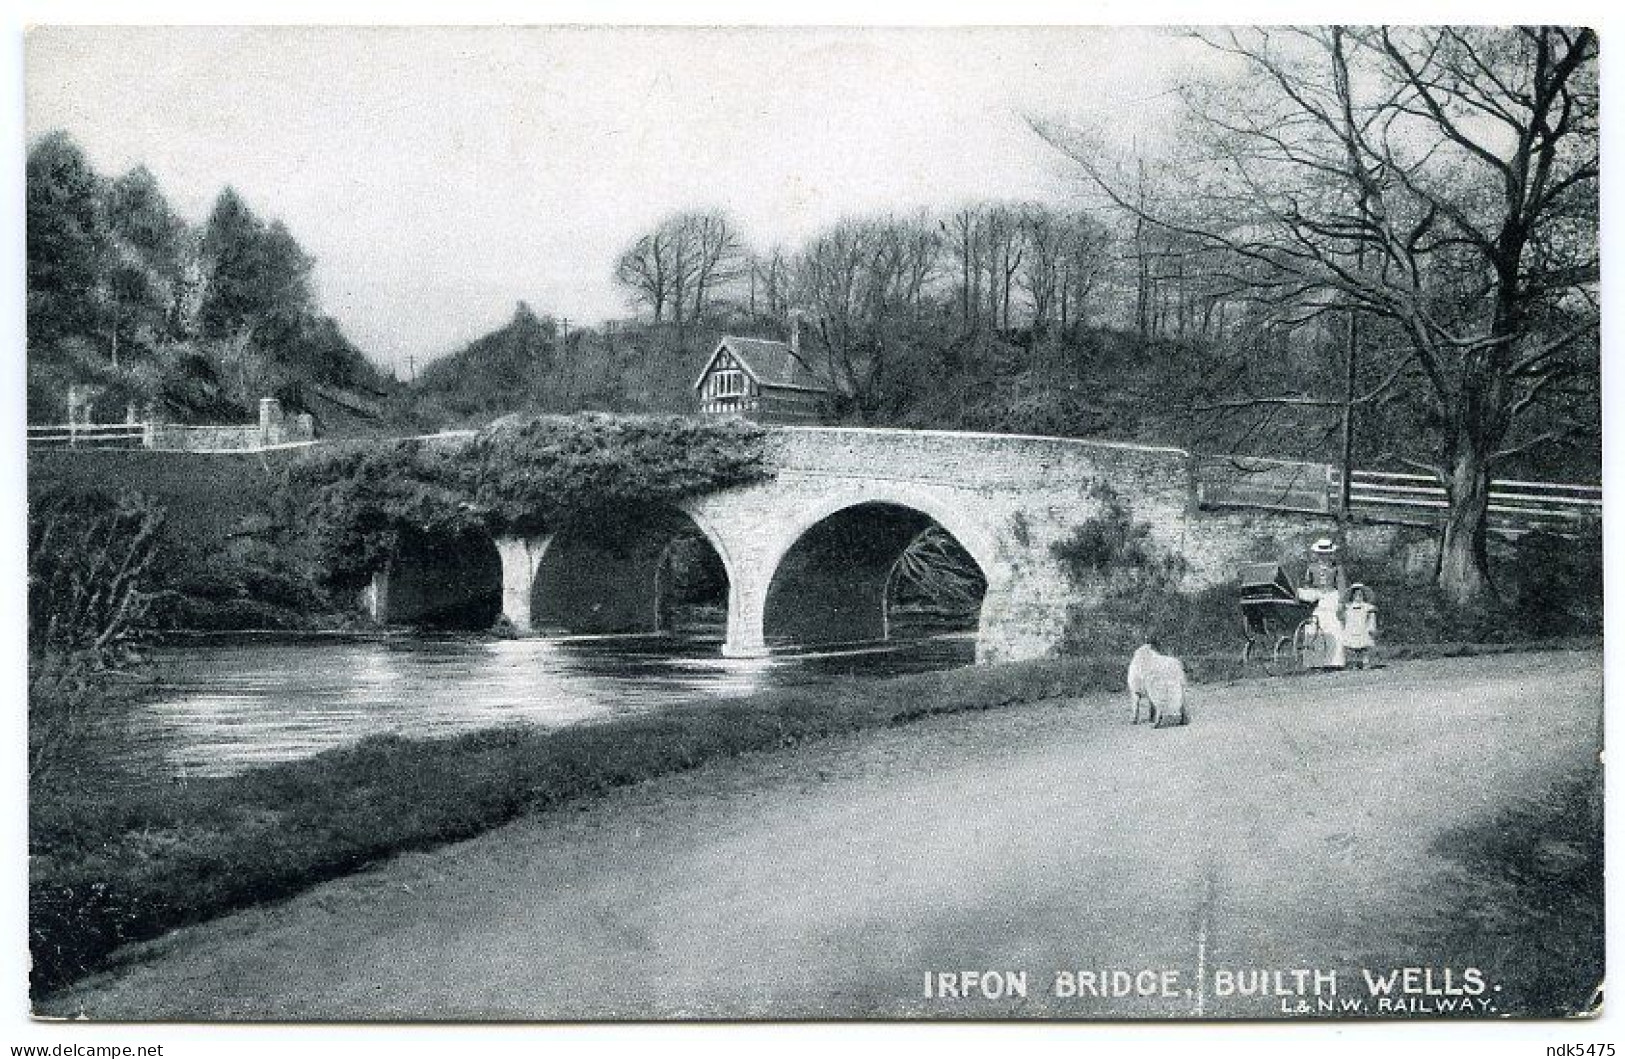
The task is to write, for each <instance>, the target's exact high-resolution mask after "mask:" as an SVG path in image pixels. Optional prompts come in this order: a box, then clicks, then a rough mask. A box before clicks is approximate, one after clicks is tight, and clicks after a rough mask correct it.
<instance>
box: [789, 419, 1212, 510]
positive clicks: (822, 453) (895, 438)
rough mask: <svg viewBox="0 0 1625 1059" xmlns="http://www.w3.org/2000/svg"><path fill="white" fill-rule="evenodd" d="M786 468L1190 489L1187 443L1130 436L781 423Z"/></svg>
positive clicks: (1028, 485) (989, 482) (961, 483)
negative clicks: (1089, 480)
mask: <svg viewBox="0 0 1625 1059" xmlns="http://www.w3.org/2000/svg"><path fill="white" fill-rule="evenodd" d="M768 452H769V455H770V458H771V460H772V463H773V465H774V467H775V468H776V469H777V470H778V471H779V472H780V473H786V474H817V475H839V476H843V477H854V478H877V479H892V480H897V481H916V482H933V483H944V484H948V485H953V486H958V487H961V488H973V489H974V488H982V489H1001V490H1020V491H1030V490H1034V489H1038V488H1050V487H1054V486H1056V485H1061V486H1063V487H1064V486H1065V485H1066V484H1068V483H1073V482H1076V481H1078V480H1079V477H1080V476H1085V477H1087V476H1095V475H1105V474H1109V475H1113V476H1116V477H1119V478H1126V479H1132V480H1133V481H1135V482H1141V483H1144V484H1145V485H1146V486H1147V487H1150V488H1154V489H1156V490H1158V491H1161V490H1164V489H1167V488H1169V487H1174V488H1176V489H1178V490H1179V491H1180V492H1181V494H1182V495H1188V491H1189V488H1190V485H1189V482H1190V454H1189V453H1188V452H1186V451H1185V450H1184V449H1178V448H1171V447H1161V446H1152V445H1135V444H1130V443H1125V442H1110V441H1090V440H1084V439H1081V438H1051V437H1037V436H1033V435H1023V434H984V433H969V432H960V431H947V430H900V429H892V428H884V427H782V428H779V429H778V430H776V431H774V433H773V434H772V435H771V436H770V438H769V442H768Z"/></svg>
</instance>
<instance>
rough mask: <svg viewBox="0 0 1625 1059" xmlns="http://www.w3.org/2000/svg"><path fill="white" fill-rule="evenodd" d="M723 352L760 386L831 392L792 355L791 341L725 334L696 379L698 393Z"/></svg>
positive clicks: (820, 379) (804, 364)
mask: <svg viewBox="0 0 1625 1059" xmlns="http://www.w3.org/2000/svg"><path fill="white" fill-rule="evenodd" d="M723 350H727V351H728V352H729V353H731V354H733V357H734V359H735V360H737V361H739V364H740V366H741V367H743V368H744V369H745V373H746V374H748V375H749V376H750V377H751V378H753V379H755V380H756V382H757V384H758V385H761V386H778V387H783V388H785V389H791V390H814V391H817V392H819V393H826V392H828V391H829V389H830V386H829V384H828V383H827V382H825V381H824V379H823V378H822V377H821V376H820V375H819V373H818V372H816V371H815V370H814V369H813V368H812V367H811V365H810V364H808V363H807V362H806V361H805V359H804V358H797V357H796V356H794V355H793V354H792V353H791V352H790V344H789V343H788V342H778V341H774V340H773V339H770V338H739V337H737V336H734V335H724V336H723V338H722V341H720V342H718V343H717V348H716V349H715V350H714V351H713V352H712V353H711V357H710V359H708V360H707V361H706V362H705V370H703V371H701V372H700V377H699V378H697V379H695V380H694V388H695V389H696V390H697V389H699V388H700V384H701V383H703V382H704V381H705V377H706V376H707V375H708V374H710V372H711V366H712V365H713V364H715V363H716V361H717V357H718V356H719V355H720V354H721V353H722V351H723Z"/></svg>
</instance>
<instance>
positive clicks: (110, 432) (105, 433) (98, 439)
mask: <svg viewBox="0 0 1625 1059" xmlns="http://www.w3.org/2000/svg"><path fill="white" fill-rule="evenodd" d="M146 441H147V430H146V424H144V423H53V424H50V425H46V426H34V425H31V426H29V428H28V444H29V445H37V446H44V447H53V446H67V447H71V448H98V449H116V448H140V447H142V446H143V445H145V444H146Z"/></svg>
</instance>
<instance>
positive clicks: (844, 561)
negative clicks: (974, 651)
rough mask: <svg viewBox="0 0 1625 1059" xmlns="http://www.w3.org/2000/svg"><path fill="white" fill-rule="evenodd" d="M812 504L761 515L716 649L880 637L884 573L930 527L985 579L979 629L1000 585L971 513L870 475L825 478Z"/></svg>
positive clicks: (988, 536)
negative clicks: (862, 478) (756, 539)
mask: <svg viewBox="0 0 1625 1059" xmlns="http://www.w3.org/2000/svg"><path fill="white" fill-rule="evenodd" d="M823 485H824V488H822V489H820V491H819V494H818V496H817V499H816V500H813V501H811V502H805V503H801V504H796V505H794V506H793V507H792V508H791V509H790V510H786V511H779V512H777V513H775V514H774V515H773V516H772V517H770V518H765V519H762V520H761V521H759V522H757V523H756V524H755V525H754V526H752V527H750V531H751V532H754V533H755V534H757V535H759V536H761V537H763V538H765V539H764V540H762V542H761V544H759V545H758V546H757V547H755V548H754V549H752V554H751V555H750V556H749V560H748V561H747V562H744V563H742V564H740V567H739V571H738V576H737V577H736V578H735V580H734V582H733V592H732V598H731V601H730V603H731V607H730V616H729V617H730V620H729V629H728V639H727V643H726V644H725V645H724V652H725V653H727V654H731V655H752V654H761V653H764V652H766V651H767V650H768V649H769V647H770V646H771V645H774V644H777V643H785V642H795V643H800V644H816V643H838V642H852V641H863V640H877V639H884V638H886V636H887V634H888V633H889V632H890V629H889V627H888V626H889V622H888V613H887V607H888V600H889V595H888V593H889V591H890V589H891V584H892V574H893V570H894V569H895V567H896V564H897V560H898V558H899V557H900V555H901V554H902V551H903V549H904V548H905V547H906V546H907V545H908V543H909V542H910V541H911V540H913V539H914V537H915V536H916V535H917V534H918V533H919V532H920V531H921V530H923V529H925V528H927V527H929V526H932V525H935V526H937V527H940V528H941V529H942V530H943V531H945V532H946V533H947V534H948V535H949V536H951V537H952V538H953V540H954V542H956V543H957V544H958V545H959V546H960V547H961V548H963V550H964V551H965V552H966V553H968V555H969V556H970V558H971V560H972V561H973V562H974V563H975V566H976V567H977V570H978V572H979V573H980V574H981V578H982V580H983V582H984V583H985V590H984V591H983V593H982V599H981V604H980V607H979V609H978V614H977V630H978V633H979V635H980V633H981V632H982V631H983V630H985V629H986V628H987V626H988V622H989V620H990V617H991V616H992V615H994V614H996V613H997V612H998V611H999V610H1000V608H1001V606H1002V601H1003V600H1004V597H1005V595H1006V593H1007V591H1008V584H1009V569H1008V564H1007V563H1006V562H1005V561H1004V560H1003V559H1002V558H1001V551H1000V549H999V548H998V545H997V538H996V536H995V534H994V532H993V531H992V529H991V528H990V527H988V526H985V525H983V524H982V522H981V521H980V520H979V519H978V518H977V517H976V515H975V513H974V512H972V511H968V510H965V509H964V508H963V507H962V506H959V505H955V504H954V503H952V502H951V500H949V499H947V498H945V497H944V496H942V495H941V494H940V493H938V492H936V491H934V490H932V489H930V488H926V487H921V486H917V485H913V484H911V483H905V482H896V481H886V480H882V479H874V480H870V481H866V482H863V481H856V480H849V481H847V482H842V483H836V482H826V483H823Z"/></svg>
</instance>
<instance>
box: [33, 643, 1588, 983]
mask: <svg viewBox="0 0 1625 1059" xmlns="http://www.w3.org/2000/svg"><path fill="white" fill-rule="evenodd" d="M1546 646H1553V644H1547V645H1546ZM1562 646H1576V645H1575V644H1574V643H1573V642H1567V641H1565V642H1563V643H1562ZM1497 649H1504V648H1500V646H1499V645H1497ZM1462 653H1475V652H1474V651H1473V649H1472V648H1471V647H1470V645H1435V646H1434V647H1433V648H1411V649H1409V650H1408V651H1407V652H1406V654H1408V655H1409V656H1411V657H1439V656H1442V655H1449V654H1462ZM1393 654H1394V653H1393V652H1390V657H1393ZM1190 668H1191V673H1192V677H1193V679H1195V680H1197V681H1203V682H1212V681H1222V680H1233V679H1238V678H1244V677H1247V676H1255V675H1263V672H1262V670H1259V669H1257V668H1252V669H1243V667H1242V666H1241V665H1240V664H1239V662H1237V661H1236V660H1235V659H1234V658H1233V657H1231V658H1224V657H1217V656H1212V657H1204V658H1194V659H1191V660H1190ZM1122 685H1123V662H1122V659H1121V658H1120V657H1116V656H1113V657H1110V658H1060V659H1046V660H1039V661H1032V662H1019V663H1011V664H1007V665H999V666H985V667H972V668H966V669H957V670H949V671H944V672H937V673H925V674H916V675H910V676H903V677H894V678H890V679H885V680H876V681H856V680H846V681H835V682H832V683H828V684H820V685H811V686H806V687H795V688H787V689H783V690H779V691H773V692H765V693H761V694H758V695H753V696H750V697H747V698H741V699H734V700H725V701H715V702H705V703H699V704H695V705H691V706H687V707H680V708H674V709H670V710H665V711H662V712H659V713H653V714H643V715H635V716H630V717H622V718H617V719H614V720H612V721H606V722H602V723H596V724H583V725H577V726H574V727H569V728H562V729H555V730H540V729H534V728H519V727H516V728H503V729H495V730H489V731H482V732H474V733H469V734H466V735H461V736H456V737H452V738H447V739H436V740H415V739H405V738H400V737H393V736H391V737H376V738H370V739H365V740H362V741H360V742H358V743H355V744H353V745H351V746H347V747H342V748H339V749H336V750H332V751H328V752H326V753H323V754H319V755H316V756H314V757H311V758H307V759H304V760H300V761H294V762H288V763H285V764H280V765H273V766H269V767H265V768H260V769H255V770H252V771H250V772H246V773H243V774H240V775H236V776H230V777H222V778H218V779H193V780H190V781H188V782H186V783H184V784H182V783H169V782H163V783H146V784H137V785H133V786H131V785H123V784H101V783H97V784H93V785H92V784H79V783H74V782H72V781H71V779H68V778H66V777H64V779H66V780H68V781H67V782H60V783H51V784H49V785H36V786H35V788H34V790H33V792H32V797H31V804H30V814H31V816H30V852H31V858H30V869H29V905H30V917H29V935H30V948H31V951H32V955H33V970H32V977H31V991H32V993H33V995H34V996H35V998H36V999H40V998H43V997H45V996H47V995H48V994H50V993H51V992H53V991H55V990H57V989H60V988H62V987H64V986H66V985H68V984H69V983H71V982H73V981H74V980H76V979H78V978H80V977H82V976H84V975H86V974H89V973H91V972H93V971H95V970H98V969H100V968H102V967H104V966H106V965H107V963H108V961H109V957H111V956H112V954H113V953H114V952H115V950H117V949H118V948H119V947H120V946H122V945H125V944H127V943H130V942H136V941H143V940H148V939H151V938H154V937H156V936H158V935H160V934H162V933H164V932H165V931H168V930H172V929H174V928H176V927H180V926H185V925H188V924H192V923H197V922H201V921H203V920H206V919H210V918H213V917H215V916H218V915H221V914H223V913H226V912H229V911H232V910H235V909H239V908H244V907H247V906H250V905H254V904H259V903H262V902H266V901H273V900H278V899H281V898H286V897H289V896H291V895H293V894H295V893H297V892H299V891H301V890H304V889H307V888H308V887H310V886H313V885H315V884H317V883H320V882H322V881H324V880H327V879H332V878H335V877H338V876H342V875H346V874H349V873H351V872H354V871H357V870H359V869H361V868H364V867H366V866H367V865H369V864H371V863H373V862H376V861H378V860H381V859H383V858H385V857H388V856H390V855H392V854H395V853H400V852H404V851H408V850H418V849H424V848H428V847H431V846H436V845H439V844H442V843H446V842H451V841H455V840H458V839H463V838H468V837H471V836H473V835H476V834H479V833H481V832H483V831H487V830H490V829H491V828H494V827H496V826H498V825H500V824H503V823H505V822H507V821H509V820H511V819H513V818H514V817H516V816H519V815H520V814H522V813H527V812H532V811H536V810H544V809H548V808H551V807H555V806H559V805H561V804H564V803H568V802H574V801H577V800H579V799H581V798H584V797H590V796H593V795H595V794H601V793H603V792H605V791H608V790H610V789H612V788H615V787H620V786H624V785H627V784H632V783H637V782H639V781H642V780H646V779H650V778H653V777H655V776H659V775H662V774H666V773H673V772H679V771H683V770H686V769H692V768H695V767H697V766H699V765H702V764H704V763H706V762H708V761H713V760H716V759H720V758H726V757H730V756H734V755H738V754H745V753H752V752H758V751H764V750H774V749H778V748H782V747H787V746H793V745H795V744H797V743H801V742H806V741H809V740H815V739H821V738H825V737H828V736H832V735H837V734H841V733H846V732H853V731H857V730H860V729H865V728H875V727H886V726H892V725H899V724H906V723H908V722H910V721H913V720H916V719H919V718H922V717H926V716H930V715H936V714H948V713H959V712H965V711H973V710H988V709H997V708H1001V707H1006V706H1013V705H1018V704H1022V703H1029V702H1038V701H1042V700H1045V699H1053V698H1059V697H1063V696H1069V695H1078V694H1083V693H1086V692H1100V691H1115V690H1118V689H1120V688H1121V687H1122Z"/></svg>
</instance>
